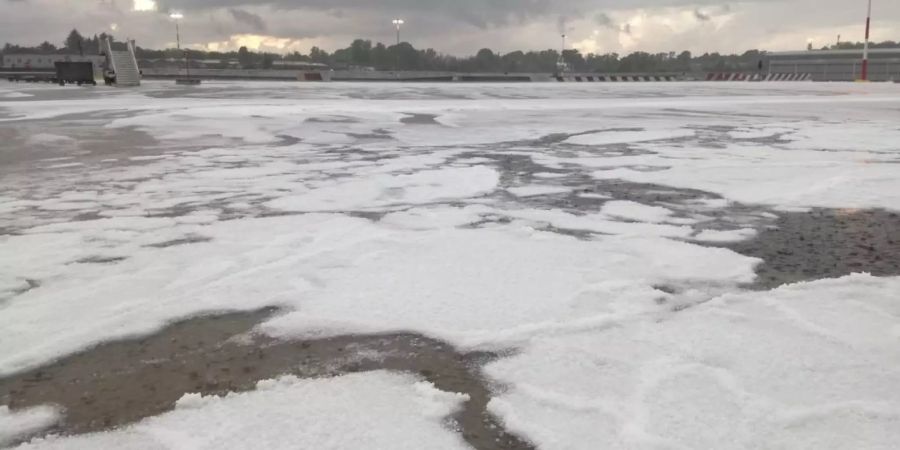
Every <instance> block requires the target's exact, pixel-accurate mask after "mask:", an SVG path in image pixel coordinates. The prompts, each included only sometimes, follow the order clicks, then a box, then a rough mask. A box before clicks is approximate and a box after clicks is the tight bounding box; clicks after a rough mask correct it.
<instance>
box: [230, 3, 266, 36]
mask: <svg viewBox="0 0 900 450" xmlns="http://www.w3.org/2000/svg"><path fill="white" fill-rule="evenodd" d="M228 12H229V13H230V14H231V17H233V18H234V20H235V22H238V23H240V24H243V25H247V26H249V27H250V29H251V30H252V31H254V32H257V33H260V32H263V31H266V22H265V21H264V20H263V18H262V17H260V16H259V15H257V14H253V13H251V12H247V11H244V10H243V9H239V8H229V9H228Z"/></svg>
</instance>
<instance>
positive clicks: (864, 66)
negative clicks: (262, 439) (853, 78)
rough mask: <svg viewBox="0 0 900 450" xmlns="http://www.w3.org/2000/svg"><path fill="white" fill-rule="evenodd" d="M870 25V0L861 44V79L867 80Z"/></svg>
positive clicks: (870, 0)
mask: <svg viewBox="0 0 900 450" xmlns="http://www.w3.org/2000/svg"><path fill="white" fill-rule="evenodd" d="M871 26H872V0H869V9H868V12H867V13H866V43H865V44H863V62H862V77H861V78H862V81H869V30H870V29H871Z"/></svg>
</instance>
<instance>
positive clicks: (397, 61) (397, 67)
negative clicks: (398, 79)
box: [391, 19, 406, 71]
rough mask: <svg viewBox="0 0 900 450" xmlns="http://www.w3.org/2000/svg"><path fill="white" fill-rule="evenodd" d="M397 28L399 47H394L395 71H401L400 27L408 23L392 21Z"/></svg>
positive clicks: (400, 20) (397, 20)
mask: <svg viewBox="0 0 900 450" xmlns="http://www.w3.org/2000/svg"><path fill="white" fill-rule="evenodd" d="M391 23H393V24H394V26H395V27H397V46H396V47H394V52H395V54H394V70H395V71H398V70H400V27H401V26H403V24H404V23H406V22H405V21H404V20H403V19H394V20H392V21H391Z"/></svg>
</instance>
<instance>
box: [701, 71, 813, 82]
mask: <svg viewBox="0 0 900 450" xmlns="http://www.w3.org/2000/svg"><path fill="white" fill-rule="evenodd" d="M811 79H812V74H810V73H769V74H759V73H740V72H734V73H729V72H710V73H708V74H706V81H809V80H811Z"/></svg>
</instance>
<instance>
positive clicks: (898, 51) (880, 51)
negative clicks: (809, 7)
mask: <svg viewBox="0 0 900 450" xmlns="http://www.w3.org/2000/svg"><path fill="white" fill-rule="evenodd" d="M862 54H863V50H862V49H861V48H859V49H849V50H795V51H790V52H769V53H768V54H767V55H768V56H769V57H773V56H774V57H793V56H859V57H862ZM869 54H870V55H891V56H893V55H900V48H870V49H869Z"/></svg>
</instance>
